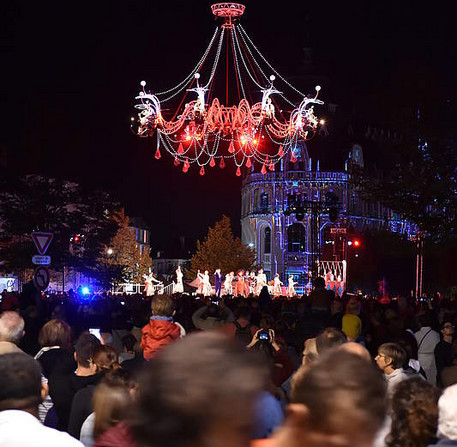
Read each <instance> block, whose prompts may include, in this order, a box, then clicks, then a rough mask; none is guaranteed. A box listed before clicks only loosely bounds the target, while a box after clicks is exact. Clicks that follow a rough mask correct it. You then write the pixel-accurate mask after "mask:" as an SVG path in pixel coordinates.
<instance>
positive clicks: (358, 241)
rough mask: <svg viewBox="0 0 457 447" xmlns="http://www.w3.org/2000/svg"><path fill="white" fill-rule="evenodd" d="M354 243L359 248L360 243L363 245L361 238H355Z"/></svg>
mask: <svg viewBox="0 0 457 447" xmlns="http://www.w3.org/2000/svg"><path fill="white" fill-rule="evenodd" d="M352 243H353V244H354V247H357V248H359V247H360V245H361V242H360V240H359V239H354V240H353V241H352Z"/></svg>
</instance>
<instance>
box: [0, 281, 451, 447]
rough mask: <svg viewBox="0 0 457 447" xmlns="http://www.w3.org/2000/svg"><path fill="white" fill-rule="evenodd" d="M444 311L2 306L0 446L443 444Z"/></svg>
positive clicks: (131, 302) (220, 304)
mask: <svg viewBox="0 0 457 447" xmlns="http://www.w3.org/2000/svg"><path fill="white" fill-rule="evenodd" d="M456 319H457V301H455V300H454V299H451V298H449V299H443V298H441V297H440V296H438V297H437V298H436V299H432V300H423V301H419V302H416V301H414V300H412V299H406V298H404V297H396V298H395V299H392V300H388V301H386V300H384V301H383V302H380V301H378V300H375V299H366V298H364V297H354V296H347V295H343V297H341V298H337V297H335V296H334V294H333V293H332V292H330V291H328V290H326V289H325V284H323V282H322V281H316V283H315V289H314V290H313V291H312V292H311V294H310V295H309V296H307V297H306V296H305V297H300V298H294V299H290V298H286V297H279V298H276V299H272V297H271V296H270V295H269V294H268V290H267V289H266V288H265V289H264V290H262V292H261V294H260V296H259V297H249V298H242V297H232V296H225V297H222V298H220V299H218V298H216V297H213V298H205V297H202V296H190V295H174V296H169V295H156V296H153V297H145V296H142V295H130V296H111V295H96V296H86V297H80V296H77V295H74V294H70V295H65V296H64V295H36V296H33V295H27V294H26V293H25V294H23V295H14V294H8V293H4V294H3V296H2V301H1V313H0V377H1V378H2V380H1V382H0V447H3V446H12V447H14V446H21V447H27V446H31V445H46V446H54V445H55V446H63V447H65V446H80V447H81V446H82V445H84V446H87V447H89V446H95V447H102V446H103V447H121V446H122V447H126V446H127V447H146V446H151V447H165V446H167V447H168V446H173V447H181V446H182V447H185V446H196V447H206V446H208V447H210V446H211V447H232V446H233V447H235V446H236V447H241V446H248V445H251V446H252V447H286V446H287V447H295V446H297V447H298V446H300V447H301V446H307V447H310V446H311V447H313V446H316V447H318V446H355V447H358V446H360V447H362V446H363V447H364V446H374V447H378V446H379V447H381V446H385V447H396V446H398V447H399V446H411V447H427V446H435V445H436V446H451V445H457V342H456V341H455V339H454V327H455V322H456Z"/></svg>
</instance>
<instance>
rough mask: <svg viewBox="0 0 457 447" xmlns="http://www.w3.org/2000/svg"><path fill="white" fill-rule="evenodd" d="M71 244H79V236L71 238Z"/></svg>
mask: <svg viewBox="0 0 457 447" xmlns="http://www.w3.org/2000/svg"><path fill="white" fill-rule="evenodd" d="M73 242H74V243H75V244H77V243H78V242H79V234H75V235H74V236H73Z"/></svg>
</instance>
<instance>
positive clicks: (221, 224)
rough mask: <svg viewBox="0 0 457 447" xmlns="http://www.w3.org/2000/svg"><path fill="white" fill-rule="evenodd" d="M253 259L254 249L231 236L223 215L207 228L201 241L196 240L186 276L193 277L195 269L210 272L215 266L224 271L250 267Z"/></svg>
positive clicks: (228, 224)
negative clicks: (206, 232)
mask: <svg viewBox="0 0 457 447" xmlns="http://www.w3.org/2000/svg"><path fill="white" fill-rule="evenodd" d="M255 260H256V256H255V252H254V250H252V249H251V248H249V247H247V246H245V245H243V244H242V243H241V240H240V238H238V237H237V238H235V237H234V236H233V232H232V227H231V225H230V219H229V218H228V217H227V216H225V215H224V216H222V219H221V220H220V221H218V222H216V224H215V225H214V227H210V228H209V229H208V235H207V236H206V238H205V240H204V241H203V242H200V241H197V251H196V252H195V254H194V255H193V256H192V259H191V266H190V268H189V269H186V276H187V277H188V278H195V276H196V275H197V270H201V271H204V270H208V271H209V272H210V274H211V273H213V272H214V271H215V270H216V269H217V268H220V269H221V270H222V272H224V273H227V272H230V271H235V272H236V271H237V270H239V269H251V268H253V267H254V265H255Z"/></svg>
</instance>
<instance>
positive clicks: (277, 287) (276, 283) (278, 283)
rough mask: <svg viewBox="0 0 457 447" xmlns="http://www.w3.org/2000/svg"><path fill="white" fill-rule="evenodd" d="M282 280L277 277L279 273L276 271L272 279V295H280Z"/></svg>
mask: <svg viewBox="0 0 457 447" xmlns="http://www.w3.org/2000/svg"><path fill="white" fill-rule="evenodd" d="M282 284H283V283H282V281H281V280H280V279H279V273H276V275H275V278H274V281H273V296H274V297H278V296H281V291H282V290H281V286H282Z"/></svg>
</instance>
